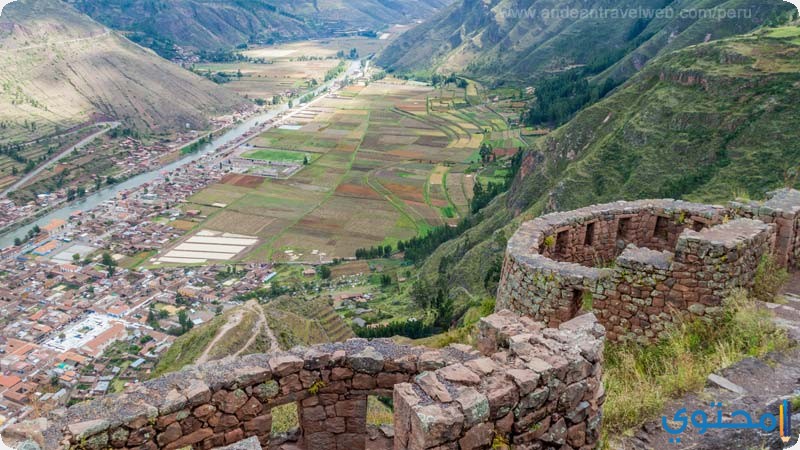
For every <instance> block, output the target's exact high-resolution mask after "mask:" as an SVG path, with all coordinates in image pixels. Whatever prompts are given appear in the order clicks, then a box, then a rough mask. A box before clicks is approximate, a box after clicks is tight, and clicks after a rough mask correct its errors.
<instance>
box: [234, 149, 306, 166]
mask: <svg viewBox="0 0 800 450" xmlns="http://www.w3.org/2000/svg"><path fill="white" fill-rule="evenodd" d="M242 156H243V157H245V158H251V159H259V160H262V161H276V162H290V163H302V162H303V159H304V158H308V160H309V161H310V160H311V159H312V158H313V155H307V154H305V153H298V152H287V151H284V150H272V149H259V150H253V151H251V152H247V153H245V154H243V155H242Z"/></svg>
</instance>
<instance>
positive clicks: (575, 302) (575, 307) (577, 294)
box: [568, 289, 583, 320]
mask: <svg viewBox="0 0 800 450" xmlns="http://www.w3.org/2000/svg"><path fill="white" fill-rule="evenodd" d="M569 306H570V318H569V319H568V320H571V319H574V318H575V317H578V315H580V314H581V311H583V289H573V290H572V301H571V302H570V305H569Z"/></svg>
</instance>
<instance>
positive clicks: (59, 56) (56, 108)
mask: <svg viewBox="0 0 800 450" xmlns="http://www.w3.org/2000/svg"><path fill="white" fill-rule="evenodd" d="M0 63H2V67H3V70H2V71H0V84H2V91H0V122H3V123H4V124H5V127H4V131H3V138H4V140H6V139H8V140H12V141H14V140H15V139H16V138H19V140H25V141H27V140H30V139H31V138H34V137H35V135H37V134H42V135H44V134H48V133H51V132H53V131H55V129H57V128H60V129H62V130H63V129H67V128H69V127H71V126H74V125H77V124H80V123H85V122H87V121H90V120H93V118H96V117H98V116H102V117H110V118H114V119H116V120H120V121H123V122H125V123H126V125H127V126H131V127H136V128H138V129H142V130H145V129H146V130H150V131H155V132H165V131H173V130H177V129H186V127H187V125H188V126H189V127H190V128H193V129H203V128H205V127H206V126H207V124H208V119H209V118H210V117H212V116H215V115H221V114H225V113H228V112H231V111H232V110H234V109H237V108H243V107H246V105H247V104H248V103H247V101H246V100H244V99H243V98H241V97H239V96H238V95H236V94H235V93H233V92H230V91H228V90H225V89H223V88H221V87H219V86H217V85H215V84H214V83H211V82H210V81H207V80H205V79H204V78H202V77H199V76H196V75H194V74H192V73H190V72H188V71H186V70H183V69H181V68H180V67H178V66H176V65H174V64H172V63H170V62H168V61H166V60H164V59H162V58H159V57H158V56H156V55H155V54H153V53H152V52H151V51H149V50H147V49H144V48H142V47H139V46H138V45H135V44H133V43H132V42H130V41H128V40H127V39H125V38H123V37H121V36H119V35H117V34H116V33H115V32H113V31H110V30H108V29H106V28H105V27H103V26H102V25H100V24H98V23H97V22H95V21H93V20H92V19H91V18H89V17H87V16H85V15H83V14H81V13H79V12H78V11H76V10H75V9H73V8H72V7H70V6H68V5H65V4H63V3H61V2H59V1H58V0H17V1H15V2H13V3H11V4H10V5H8V6H6V8H5V11H4V13H3V15H2V17H0ZM31 124H35V125H36V126H35V128H34V127H33V126H31Z"/></svg>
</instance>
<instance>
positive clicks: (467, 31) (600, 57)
mask: <svg viewBox="0 0 800 450" xmlns="http://www.w3.org/2000/svg"><path fill="white" fill-rule="evenodd" d="M554 8H555V9H554ZM632 8H633V9H635V10H636V13H627V14H626V15H627V17H621V16H619V15H621V14H622V13H623V12H626V11H630V9H632ZM714 8H719V9H721V10H724V11H725V12H726V18H725V19H723V20H719V19H718V18H717V17H711V18H709V17H708V15H709V14H710V13H708V12H706V13H703V14H704V15H705V16H706V17H704V18H700V17H698V16H700V15H701V14H700V12H699V11H701V10H702V11H708V10H710V9H714ZM573 11H574V12H577V13H584V12H586V17H580V16H579V17H578V18H577V19H576V18H575V17H574V16H572V15H571V14H572V12H573ZM592 11H593V12H594V13H593V14H595V16H594V17H593V16H591V15H590V14H589V12H592ZM601 11H606V13H605V14H606V16H605V18H598V17H597V14H600V12H601ZM615 11H616V12H617V14H618V15H616V16H615V15H610V14H612V13H614V12H615ZM639 11H641V13H640V12H639ZM658 11H666V12H663V13H662V16H664V17H650V18H648V17H644V16H650V15H652V16H656V14H657V13H658ZM668 11H672V12H673V14H672V17H671V18H670V17H666V16H668V15H669V14H668ZM731 11H733V13H731ZM790 11H794V8H793V7H792V6H791V5H790V4H788V3H786V2H783V1H781V0H675V1H670V0H642V1H637V2H633V3H631V2H627V1H622V0H611V1H598V0H589V1H588V2H587V1H583V0H567V1H564V2H558V4H557V5H556V6H554V5H553V2H549V1H545V0H488V1H484V0H458V1H457V2H456V3H455V4H453V5H451V6H450V7H448V8H445V9H443V10H442V11H441V12H440V13H439V14H438V15H436V16H435V17H434V18H432V19H431V20H428V21H427V22H425V23H424V24H422V25H420V26H419V27H416V28H414V29H412V30H410V31H409V32H407V33H405V34H404V35H403V36H401V37H400V38H399V39H397V40H396V41H394V42H393V43H392V44H391V45H390V46H389V47H387V48H386V49H385V50H384V51H383V52H382V53H381V54H380V55H379V58H378V63H379V64H380V65H383V66H384V67H387V68H389V69H390V70H394V71H396V72H400V73H408V72H420V71H422V72H427V71H431V70H438V71H440V72H442V73H450V72H456V73H459V74H463V75H467V76H471V77H475V78H478V79H480V80H483V81H494V82H512V83H527V82H531V81H532V80H535V79H537V78H540V77H542V76H545V75H549V74H554V73H558V72H562V71H565V70H570V69H574V68H578V67H583V66H590V67H591V73H589V74H588V75H592V76H595V75H598V74H600V73H601V72H603V71H605V73H602V75H600V78H603V79H604V78H609V77H610V78H612V79H614V80H616V81H617V82H619V81H623V80H624V79H627V78H628V77H629V76H630V75H632V74H633V73H635V72H636V71H638V70H639V69H641V68H642V67H643V66H644V64H645V63H646V62H647V61H648V60H650V59H651V58H653V57H655V56H657V55H659V54H663V53H665V52H669V51H673V50H677V49H680V48H683V47H686V46H688V45H691V44H697V43H701V42H704V41H707V40H713V39H720V38H725V37H728V36H732V35H736V34H743V33H747V32H749V31H752V30H754V29H756V28H757V27H759V26H762V25H764V24H765V23H768V22H770V21H772V20H774V19H775V18H776V17H779V16H781V15H785V14H787V13H788V12H790ZM727 14H733V15H734V17H733V18H729V17H727ZM680 16H686V17H680ZM692 16H694V17H692Z"/></svg>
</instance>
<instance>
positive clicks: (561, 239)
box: [555, 230, 569, 255]
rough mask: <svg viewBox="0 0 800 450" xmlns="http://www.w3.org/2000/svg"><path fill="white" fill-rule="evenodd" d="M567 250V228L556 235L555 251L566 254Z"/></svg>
mask: <svg viewBox="0 0 800 450" xmlns="http://www.w3.org/2000/svg"><path fill="white" fill-rule="evenodd" d="M568 251H569V230H564V231H561V232H559V233H558V234H557V235H556V249H555V252H556V253H557V254H559V255H566V254H567V252H568Z"/></svg>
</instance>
